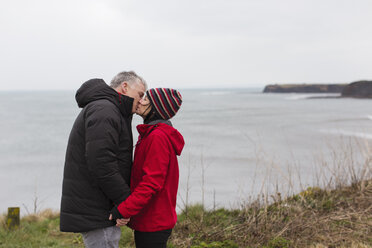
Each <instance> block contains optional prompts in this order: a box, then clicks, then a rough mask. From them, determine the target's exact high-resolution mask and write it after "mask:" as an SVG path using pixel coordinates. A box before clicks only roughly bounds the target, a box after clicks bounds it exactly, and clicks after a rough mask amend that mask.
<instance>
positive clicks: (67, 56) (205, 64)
mask: <svg viewBox="0 0 372 248" xmlns="http://www.w3.org/2000/svg"><path fill="white" fill-rule="evenodd" d="M0 32H1V39H0V72H1V79H0V90H9V89H13V90H18V89H77V88H78V87H79V86H80V85H81V83H83V82H84V81H86V80H88V79H90V78H97V77H98V78H103V79H104V80H106V82H109V81H110V80H111V78H112V77H113V76H114V75H115V74H116V73H118V72H119V71H122V70H135V71H136V72H137V73H138V74H140V75H141V76H143V77H144V78H145V79H146V80H147V81H148V83H149V85H150V87H159V86H164V87H174V88H197V87H256V86H263V85H265V84H269V83H278V82H279V83H284V82H290V83H291V82H292V83H296V82H308V83H311V82H320V83H326V82H340V83H341V82H350V81H354V80H360V79H372V1H371V0H349V1H344V0H306V1H305V0H281V1H279V0H241V1H240V0H224V1H223V0H205V1H204V0H198V1H196V0H187V1H186V0H184V1H177V0H165V1H164V0H157V1H140V0H137V1H126V0H63V1H53V0H32V1H29V0H1V5H0Z"/></svg>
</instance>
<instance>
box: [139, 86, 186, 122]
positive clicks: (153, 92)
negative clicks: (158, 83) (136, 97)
mask: <svg viewBox="0 0 372 248" xmlns="http://www.w3.org/2000/svg"><path fill="white" fill-rule="evenodd" d="M146 95H147V97H148V98H149V99H150V102H151V105H152V106H153V107H154V108H155V111H156V112H157V113H158V114H159V115H160V116H161V118H163V119H164V120H168V119H170V118H172V117H173V116H174V115H175V114H176V113H177V111H178V110H179V109H180V107H181V104H182V96H181V94H180V93H179V92H178V91H177V90H174V89H168V88H154V89H149V90H148V91H147V92H146Z"/></svg>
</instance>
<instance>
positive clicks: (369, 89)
mask: <svg viewBox="0 0 372 248" xmlns="http://www.w3.org/2000/svg"><path fill="white" fill-rule="evenodd" d="M263 93H340V94H341V97H355V98H372V81H367V80H363V81H357V82H352V83H349V84H271V85H267V86H265V88H264V90H263Z"/></svg>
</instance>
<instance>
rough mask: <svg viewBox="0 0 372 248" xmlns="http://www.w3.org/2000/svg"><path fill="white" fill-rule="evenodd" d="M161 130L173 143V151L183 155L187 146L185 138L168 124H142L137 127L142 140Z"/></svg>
mask: <svg viewBox="0 0 372 248" xmlns="http://www.w3.org/2000/svg"><path fill="white" fill-rule="evenodd" d="M156 129H159V130H161V131H162V132H164V133H165V134H166V135H167V136H168V138H169V141H170V142H171V144H172V146H173V149H174V150H175V151H176V154H177V155H178V156H179V155H181V152H182V149H183V147H184V146H185V141H184V139H183V136H182V135H181V134H180V132H178V130H177V129H175V128H173V127H172V126H170V125H168V124H166V123H158V124H155V125H149V124H141V125H138V126H137V130H138V133H139V134H140V139H144V138H146V137H147V136H148V135H149V134H150V133H151V132H152V131H154V130H156Z"/></svg>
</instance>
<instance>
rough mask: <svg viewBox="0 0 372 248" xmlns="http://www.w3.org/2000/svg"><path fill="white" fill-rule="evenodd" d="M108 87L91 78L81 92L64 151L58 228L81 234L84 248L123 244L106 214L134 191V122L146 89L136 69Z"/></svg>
mask: <svg viewBox="0 0 372 248" xmlns="http://www.w3.org/2000/svg"><path fill="white" fill-rule="evenodd" d="M110 86H111V87H110ZM110 86H108V85H107V84H106V83H105V82H104V81H103V80H102V79H91V80H89V81H87V82H85V83H84V84H83V85H82V86H81V87H80V89H79V90H78V91H77V93H76V96H75V98H76V101H77V103H78V106H79V107H81V108H83V109H82V111H81V112H80V114H79V115H78V117H77V118H76V120H75V123H74V125H73V127H72V130H71V133H70V137H69V141H68V146H67V151H66V161H65V168H64V176H63V186H62V200H61V223H60V229H61V231H63V232H80V233H82V235H83V240H84V243H85V245H86V247H118V245H119V240H120V234H121V231H120V228H118V227H116V226H115V222H113V221H109V220H108V219H107V216H108V215H109V213H110V210H111V208H112V207H113V206H114V205H115V204H116V205H117V204H120V203H121V202H122V201H124V200H125V199H126V198H127V197H128V196H129V194H130V189H129V185H128V184H129V182H130V173H131V166H132V152H133V137H132V127H131V121H132V115H133V113H134V112H135V111H136V109H137V105H138V102H139V100H140V99H141V98H142V97H143V95H144V92H145V91H146V88H147V85H146V82H145V81H144V80H143V79H142V78H141V77H139V76H138V75H137V74H136V73H135V72H132V71H130V72H121V73H119V74H118V75H116V76H115V77H114V79H113V80H112V81H111V85H110Z"/></svg>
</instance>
